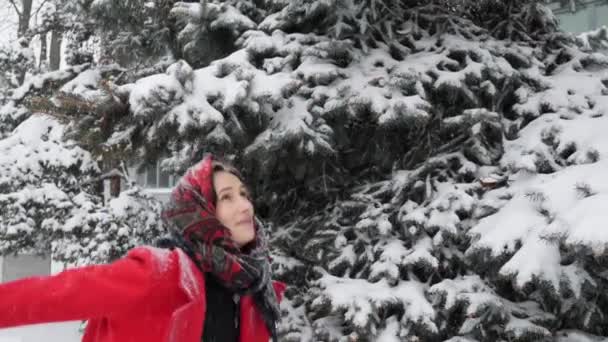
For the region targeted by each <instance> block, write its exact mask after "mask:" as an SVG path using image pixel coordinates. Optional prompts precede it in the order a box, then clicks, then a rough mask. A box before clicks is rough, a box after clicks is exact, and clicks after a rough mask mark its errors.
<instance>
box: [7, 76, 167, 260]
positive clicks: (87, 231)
mask: <svg viewBox="0 0 608 342" xmlns="http://www.w3.org/2000/svg"><path fill="white" fill-rule="evenodd" d="M88 67H89V65H82V66H78V67H70V68H68V69H64V70H61V71H56V72H50V73H47V74H42V75H39V76H34V77H32V78H31V79H29V80H28V81H26V83H25V84H24V85H23V86H22V87H20V88H18V89H16V90H14V91H12V98H11V100H10V101H9V102H8V103H7V104H6V105H5V106H3V107H2V111H1V112H0V118H2V122H3V123H5V124H6V126H7V127H8V126H16V127H15V128H14V129H12V128H11V129H7V130H6V131H4V132H3V134H4V136H3V139H2V140H0V150H1V151H2V153H1V155H2V158H0V241H2V242H1V243H0V253H2V254H10V253H24V252H25V253H40V254H49V253H52V256H53V258H54V259H55V260H58V261H65V262H68V263H70V264H87V263H96V262H107V261H111V260H113V259H115V258H117V257H120V256H122V255H124V253H125V252H126V251H127V250H128V249H129V248H131V247H133V246H135V245H138V244H141V243H150V242H151V241H153V239H154V238H156V237H158V236H159V235H160V230H161V227H160V219H159V213H160V204H159V203H158V201H156V200H154V199H153V198H151V197H150V196H149V195H146V194H144V193H143V192H142V191H141V190H140V189H138V188H137V187H136V186H131V187H130V188H129V189H128V190H127V191H125V192H122V193H121V194H120V195H119V196H118V197H116V198H112V199H111V200H110V201H109V202H108V203H107V205H104V203H103V196H102V193H101V191H100V187H99V184H100V183H101V180H102V179H103V178H104V175H103V174H102V172H101V169H100V167H99V166H98V162H97V161H96V160H95V159H93V157H92V155H91V153H90V152H88V151H86V150H84V149H82V147H81V146H78V145H76V144H75V142H74V140H73V139H70V137H66V125H69V122H70V121H71V120H73V117H74V116H75V115H79V114H81V113H82V112H87V110H89V111H90V110H91V108H90V107H91V105H90V103H93V102H95V103H98V102H101V103H108V102H109V101H107V100H106V101H99V98H100V97H102V95H105V93H103V92H102V91H101V90H99V89H96V87H97V81H99V79H101V77H102V75H105V74H106V73H112V72H113V70H101V71H100V69H95V70H91V69H88ZM56 89H59V92H58V93H57V94H58V95H56V96H55V97H56V98H55V99H54V100H53V101H47V100H46V99H47V98H49V97H51V96H53V95H52V94H53V93H54V90H56ZM83 99H88V101H91V102H87V101H85V100H83ZM67 100H71V102H70V104H71V106H63V102H65V101H67ZM57 105H62V108H69V109H71V110H70V111H67V112H61V111H57V110H56V109H57V108H56V106H57ZM32 109H35V110H33V111H32ZM48 113H51V114H52V115H48ZM93 123H95V124H96V123H97V122H93ZM68 127H69V126H68ZM87 131H88V132H91V131H95V127H91V125H90V126H89V127H88V130H87ZM83 146H85V145H83ZM86 147H90V146H86Z"/></svg>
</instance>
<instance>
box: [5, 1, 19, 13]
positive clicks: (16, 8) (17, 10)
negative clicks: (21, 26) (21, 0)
mask: <svg viewBox="0 0 608 342" xmlns="http://www.w3.org/2000/svg"><path fill="white" fill-rule="evenodd" d="M8 2H9V3H10V4H11V5H13V7H14V8H15V11H16V12H17V15H18V16H21V11H20V10H19V7H17V4H16V3H15V0H8Z"/></svg>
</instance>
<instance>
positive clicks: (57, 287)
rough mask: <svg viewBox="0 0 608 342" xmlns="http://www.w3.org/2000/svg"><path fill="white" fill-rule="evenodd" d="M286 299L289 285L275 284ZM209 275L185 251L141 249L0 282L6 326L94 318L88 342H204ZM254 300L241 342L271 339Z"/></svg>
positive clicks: (248, 301)
mask: <svg viewBox="0 0 608 342" xmlns="http://www.w3.org/2000/svg"><path fill="white" fill-rule="evenodd" d="M274 288H275V291H276V292H277V296H278V297H279V300H280V299H281V297H282V294H283V292H284V290H285V285H284V284H283V283H279V282H275V283H274ZM204 291H205V282H204V277H203V274H202V273H201V272H200V270H199V269H198V268H197V267H196V265H195V264H194V263H193V262H192V261H191V260H190V258H189V257H188V256H187V255H186V254H185V253H184V252H182V251H181V250H180V249H174V250H172V251H171V250H168V249H158V248H153V247H139V248H135V249H133V250H131V251H130V252H129V253H128V255H127V256H126V257H124V258H122V259H120V260H117V261H115V262H113V263H111V264H106V265H94V266H87V267H83V268H76V269H70V270H66V271H63V272H61V273H59V274H56V275H53V276H50V277H32V278H26V279H21V280H16V281H13V282H9V283H5V284H0V328H2V327H13V326H18V325H25V324H36V323H48V322H59V321H73V320H85V319H88V320H89V322H88V325H87V328H86V330H85V333H84V336H83V339H82V341H83V342H142V341H145V342H200V341H201V337H202V335H203V323H204V319H205V311H206V308H205V295H204ZM268 340H269V334H268V330H267V328H266V325H265V324H264V321H263V319H262V317H261V314H260V313H259V312H258V311H257V309H256V307H255V305H254V304H253V301H252V298H251V297H250V296H243V297H242V298H241V301H240V341H241V342H268Z"/></svg>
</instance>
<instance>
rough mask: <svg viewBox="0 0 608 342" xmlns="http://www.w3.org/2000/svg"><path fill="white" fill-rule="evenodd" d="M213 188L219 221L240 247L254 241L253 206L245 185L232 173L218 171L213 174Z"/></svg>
mask: <svg viewBox="0 0 608 342" xmlns="http://www.w3.org/2000/svg"><path fill="white" fill-rule="evenodd" d="M213 188H214V189H215V194H216V204H215V210H216V216H217V219H218V220H219V221H220V222H221V223H222V224H223V225H224V226H226V228H228V229H229V230H230V233H231V234H232V239H233V240H234V241H235V242H236V243H237V245H239V246H240V247H242V246H244V245H246V244H247V243H249V242H251V241H253V239H254V238H255V226H254V220H253V215H254V213H253V205H252V204H251V201H250V200H249V193H248V191H247V188H245V185H244V184H243V183H242V182H241V180H240V179H239V178H238V177H236V176H235V175H233V174H232V173H230V172H226V171H216V172H214V173H213Z"/></svg>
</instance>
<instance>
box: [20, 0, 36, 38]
mask: <svg viewBox="0 0 608 342" xmlns="http://www.w3.org/2000/svg"><path fill="white" fill-rule="evenodd" d="M21 3H22V4H23V7H22V10H21V14H20V15H19V31H17V36H18V37H19V38H21V37H23V36H25V33H26V32H27V29H29V28H30V17H31V15H32V0H21Z"/></svg>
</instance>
